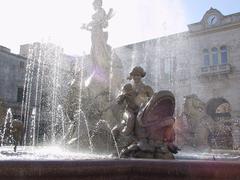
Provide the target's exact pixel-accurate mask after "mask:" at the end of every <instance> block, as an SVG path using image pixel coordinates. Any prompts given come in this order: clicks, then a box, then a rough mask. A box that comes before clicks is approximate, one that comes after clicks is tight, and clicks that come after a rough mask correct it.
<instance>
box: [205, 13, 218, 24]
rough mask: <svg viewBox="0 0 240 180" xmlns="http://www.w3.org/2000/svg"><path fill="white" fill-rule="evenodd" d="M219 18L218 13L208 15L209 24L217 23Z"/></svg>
mask: <svg viewBox="0 0 240 180" xmlns="http://www.w3.org/2000/svg"><path fill="white" fill-rule="evenodd" d="M217 20H218V18H217V16H216V15H211V16H209V17H208V19H207V22H208V24H209V25H214V24H216V23H217Z"/></svg>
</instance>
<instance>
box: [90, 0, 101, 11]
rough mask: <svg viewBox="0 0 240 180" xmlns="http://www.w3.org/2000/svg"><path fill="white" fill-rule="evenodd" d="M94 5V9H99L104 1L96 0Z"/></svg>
mask: <svg viewBox="0 0 240 180" xmlns="http://www.w3.org/2000/svg"><path fill="white" fill-rule="evenodd" d="M92 4H93V8H94V9H97V8H99V7H102V0H94V1H93V3H92Z"/></svg>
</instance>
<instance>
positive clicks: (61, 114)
mask: <svg viewBox="0 0 240 180" xmlns="http://www.w3.org/2000/svg"><path fill="white" fill-rule="evenodd" d="M93 7H94V10H95V13H94V15H93V16H92V21H91V22H90V23H88V24H83V25H82V29H84V30H88V31H90V32H91V40H92V48H91V53H90V55H84V56H83V57H77V58H76V59H75V64H76V65H75V68H73V69H74V70H72V69H71V68H69V69H66V68H65V67H64V66H65V65H64V64H62V49H61V48H59V47H56V46H54V45H52V44H50V43H42V44H34V46H33V48H32V49H30V50H29V57H28V64H27V69H26V76H25V84H24V92H25V93H24V94H23V101H22V113H21V115H22V116H21V120H20V121H19V120H14V119H13V118H12V115H11V110H10V109H9V110H7V112H6V118H5V122H4V125H3V129H2V132H1V141H2V144H3V145H4V144H5V145H11V144H14V151H12V147H9V146H3V147H0V148H1V153H0V157H1V159H2V160H3V161H0V169H1V170H0V178H8V179H21V178H22V179H60V178H62V179H79V178H83V179H129V178H130V179H159V178H164V179H176V178H180V179H186V178H187V179H189V178H190V179H191V178H193V179H203V178H208V179H220V178H222V179H231V178H236V177H239V168H240V164H239V162H238V161H237V160H238V159H239V156H238V154H237V153H236V154H235V155H232V154H221V155H219V154H217V153H212V152H210V151H206V152H203V151H205V150H206V149H208V148H209V147H207V148H206V146H208V145H209V144H208V137H209V135H210V134H212V133H213V131H212V127H213V126H214V123H215V122H214V121H213V120H212V119H211V117H210V115H209V114H207V113H205V112H203V107H205V105H204V103H203V102H202V101H201V100H200V99H198V98H197V97H196V96H195V95H190V96H188V97H186V99H187V100H186V102H185V109H184V113H185V114H184V115H186V117H185V120H186V118H188V119H187V120H186V121H188V123H189V122H191V123H192V124H193V125H196V124H194V120H198V122H199V121H200V122H201V123H199V124H197V125H196V126H194V127H191V128H189V127H187V128H186V127H185V126H184V125H186V124H184V123H186V122H184V117H181V118H180V120H181V123H183V124H181V123H180V124H178V122H179V121H178V118H176V119H175V117H174V116H175V114H174V110H175V96H174V94H173V93H172V92H171V91H169V90H162V91H158V92H155V93H154V90H153V89H152V88H151V87H150V86H148V85H146V84H144V83H143V82H142V78H144V77H145V76H147V73H146V72H145V70H144V69H143V68H142V67H140V66H139V65H137V66H135V65H134V66H133V67H132V70H131V72H130V73H129V77H128V80H130V81H132V82H131V83H129V82H128V83H125V84H124V85H123V82H125V80H124V79H126V77H124V75H123V74H124V73H123V70H122V67H123V66H122V63H121V59H120V58H119V57H118V56H117V55H116V53H115V52H114V50H113V49H112V48H111V46H109V45H108V44H107V38H108V33H107V32H106V31H104V29H105V28H107V26H108V21H109V20H110V19H111V18H112V17H113V14H114V13H113V10H112V9H110V10H109V12H108V13H106V12H105V10H104V9H103V8H102V1H101V0H94V2H93ZM64 68H65V69H64ZM156 68H157V67H156ZM156 76H157V75H156ZM170 81H172V79H170ZM69 82H70V83H69ZM154 83H155V86H156V87H154V89H155V90H156V89H157V86H158V82H157V80H156V78H154ZM121 86H122V88H121ZM118 92H120V94H118ZM116 97H117V98H116ZM193 105H196V106H193ZM122 115H123V116H122ZM192 117H194V118H192ZM190 118H192V119H190ZM203 120H205V121H204V122H202V121H203ZM22 122H24V123H22ZM235 123H236V124H237V123H238V122H237V121H235ZM188 125H189V124H188ZM23 129H24V135H23V136H22V132H23ZM194 130H195V131H194ZM235 131H236V132H237V131H238V129H234V132H235ZM175 132H176V134H177V141H178V140H179V137H180V141H181V142H184V143H186V144H188V145H189V144H190V145H192V146H194V148H195V149H194V150H193V151H192V152H184V151H183V152H181V151H180V152H179V148H178V147H177V145H175V143H176V142H177V141H175ZM186 134H187V136H188V138H187V139H184V137H185V136H184V135H186ZM192 134H194V137H191V136H192ZM21 137H23V140H21ZM181 138H182V139H181ZM213 140H214V138H213ZM233 140H234V141H238V137H236V135H235V136H234V139H233ZM17 143H21V145H23V146H19V147H18V149H16V148H17V145H18V144H17ZM195 150H199V151H202V152H201V153H200V152H198V154H197V153H196V151H195ZM137 158H138V159H137ZM173 159H175V160H173ZM189 159H190V160H189ZM193 159H195V161H192V160H193ZM229 159H230V160H232V161H223V160H229ZM202 160H205V161H202ZM234 160H235V161H234Z"/></svg>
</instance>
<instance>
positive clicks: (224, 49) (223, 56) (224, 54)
mask: <svg viewBox="0 0 240 180" xmlns="http://www.w3.org/2000/svg"><path fill="white" fill-rule="evenodd" d="M220 49H221V64H227V62H228V60H227V47H226V46H222V47H221V48H220Z"/></svg>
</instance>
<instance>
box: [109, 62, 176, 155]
mask: <svg viewBox="0 0 240 180" xmlns="http://www.w3.org/2000/svg"><path fill="white" fill-rule="evenodd" d="M145 75H146V73H145V72H144V70H143V68H141V67H139V66H137V67H134V68H133V70H132V71H131V72H130V76H129V78H128V79H129V80H133V82H132V84H129V83H128V84H126V85H124V86H123V88H122V92H121V94H120V95H119V96H118V97H117V102H118V103H120V104H124V103H125V115H126V116H123V119H124V121H123V122H122V123H121V124H119V125H118V126H115V127H114V128H113V129H112V132H113V134H114V135H115V137H116V139H117V142H118V143H119V147H120V149H122V151H121V153H120V156H121V157H135V158H160V159H173V158H174V157H173V155H172V153H177V151H178V148H177V147H176V146H175V145H174V144H173V141H174V140H175V133H174V129H173V125H174V122H175V119H174V118H173V113H174V107H175V99H174V96H173V94H172V93H171V92H169V91H160V92H158V93H154V92H153V90H152V88H151V87H150V86H148V85H145V84H144V83H143V82H142V78H143V77H144V76H145ZM123 141H124V142H123Z"/></svg>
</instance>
